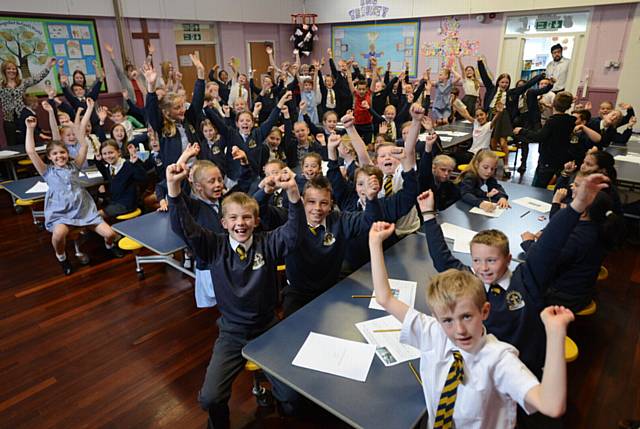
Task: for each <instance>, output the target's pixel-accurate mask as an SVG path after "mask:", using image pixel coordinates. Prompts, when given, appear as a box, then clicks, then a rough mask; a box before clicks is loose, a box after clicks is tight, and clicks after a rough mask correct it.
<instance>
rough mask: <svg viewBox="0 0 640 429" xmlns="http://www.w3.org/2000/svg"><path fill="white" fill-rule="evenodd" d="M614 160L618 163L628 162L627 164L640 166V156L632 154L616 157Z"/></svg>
mask: <svg viewBox="0 0 640 429" xmlns="http://www.w3.org/2000/svg"><path fill="white" fill-rule="evenodd" d="M614 159H615V160H616V161H626V162H633V163H634V164H640V156H634V155H631V154H626V155H616V156H615V157H614Z"/></svg>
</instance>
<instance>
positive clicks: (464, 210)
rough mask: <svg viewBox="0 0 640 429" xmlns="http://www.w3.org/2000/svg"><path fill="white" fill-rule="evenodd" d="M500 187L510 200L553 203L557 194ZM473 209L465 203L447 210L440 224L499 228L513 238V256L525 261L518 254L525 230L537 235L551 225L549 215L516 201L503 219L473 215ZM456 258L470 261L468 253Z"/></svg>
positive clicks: (506, 185)
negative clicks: (525, 199)
mask: <svg viewBox="0 0 640 429" xmlns="http://www.w3.org/2000/svg"><path fill="white" fill-rule="evenodd" d="M500 184H501V185H502V186H503V187H504V189H505V191H506V192H507V195H509V200H510V201H513V200H515V199H518V198H521V197H532V198H535V199H538V200H540V201H545V202H548V203H551V199H552V198H553V192H551V191H548V190H546V189H542V188H534V187H532V186H526V185H519V184H516V183H511V182H500ZM471 208H472V206H471V205H469V204H467V203H465V202H463V201H458V202H457V203H456V204H454V205H452V206H451V207H449V208H447V209H446V210H444V211H443V212H441V213H440V214H439V215H438V223H441V224H442V223H444V222H448V223H452V224H454V225H457V226H461V227H463V228H467V229H470V230H473V231H482V230H483V229H499V230H501V231H502V232H504V233H505V234H506V235H507V237H508V238H509V248H510V250H511V254H512V255H513V256H514V257H515V258H517V259H521V258H519V257H518V255H519V254H520V253H521V252H522V250H521V249H520V242H521V239H520V234H521V233H523V232H524V231H531V232H534V233H535V232H536V231H539V230H541V229H542V228H544V227H545V226H547V223H548V222H549V214H548V213H547V214H542V213H540V212H537V211H534V210H530V209H528V208H526V207H524V206H520V205H518V204H515V203H513V202H511V208H510V209H508V210H506V211H505V212H504V213H503V214H502V215H501V216H500V217H499V218H492V217H487V216H483V215H479V214H474V213H469V210H471ZM527 212H528V213H527ZM525 213H527V214H525ZM541 216H543V217H544V219H543V220H540V219H542V218H541ZM462 255H466V256H462ZM456 257H458V259H461V260H463V262H465V263H466V262H467V261H468V260H469V257H468V255H467V254H456Z"/></svg>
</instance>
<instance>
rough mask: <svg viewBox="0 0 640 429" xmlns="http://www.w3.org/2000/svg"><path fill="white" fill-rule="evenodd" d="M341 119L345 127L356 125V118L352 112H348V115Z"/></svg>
mask: <svg viewBox="0 0 640 429" xmlns="http://www.w3.org/2000/svg"><path fill="white" fill-rule="evenodd" d="M341 121H342V125H343V126H344V127H345V129H346V128H351V127H353V126H354V123H353V121H354V118H353V115H352V114H350V113H347V114H346V115H344V116H343V117H342V119H341Z"/></svg>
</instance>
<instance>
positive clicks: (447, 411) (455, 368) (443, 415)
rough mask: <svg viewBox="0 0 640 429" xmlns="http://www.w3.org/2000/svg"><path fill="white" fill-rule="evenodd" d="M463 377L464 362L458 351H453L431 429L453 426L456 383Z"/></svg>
mask: <svg viewBox="0 0 640 429" xmlns="http://www.w3.org/2000/svg"><path fill="white" fill-rule="evenodd" d="M463 377H464V364H463V362H462V355H461V354H460V352H459V351H457V350H456V351H454V352H453V363H452V364H451V368H450V369H449V374H447V380H446V381H445V382H444V387H443V388H442V393H441V394H440V402H438V410H437V411H436V421H435V423H434V425H433V429H452V428H453V407H454V406H455V404H456V396H457V394H458V385H459V384H460V382H462V378H463Z"/></svg>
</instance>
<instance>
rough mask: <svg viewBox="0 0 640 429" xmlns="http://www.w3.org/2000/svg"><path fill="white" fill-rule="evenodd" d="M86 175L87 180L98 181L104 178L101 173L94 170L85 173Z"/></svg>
mask: <svg viewBox="0 0 640 429" xmlns="http://www.w3.org/2000/svg"><path fill="white" fill-rule="evenodd" d="M84 175H85V176H87V179H98V178H100V177H102V173H100V172H99V171H94V170H90V171H85V172H84Z"/></svg>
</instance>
